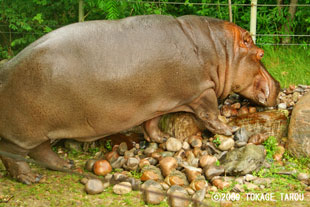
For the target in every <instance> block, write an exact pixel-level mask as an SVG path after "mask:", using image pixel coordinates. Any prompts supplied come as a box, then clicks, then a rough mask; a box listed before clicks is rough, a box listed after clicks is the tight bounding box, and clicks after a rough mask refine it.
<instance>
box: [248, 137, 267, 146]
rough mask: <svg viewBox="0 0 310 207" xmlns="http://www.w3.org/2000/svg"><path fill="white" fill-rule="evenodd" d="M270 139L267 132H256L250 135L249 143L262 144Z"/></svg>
mask: <svg viewBox="0 0 310 207" xmlns="http://www.w3.org/2000/svg"><path fill="white" fill-rule="evenodd" d="M267 139H268V135H267V134H254V135H252V136H251V137H250V139H249V141H248V143H252V144H255V145H260V144H262V143H263V142H264V141H266V140H267Z"/></svg>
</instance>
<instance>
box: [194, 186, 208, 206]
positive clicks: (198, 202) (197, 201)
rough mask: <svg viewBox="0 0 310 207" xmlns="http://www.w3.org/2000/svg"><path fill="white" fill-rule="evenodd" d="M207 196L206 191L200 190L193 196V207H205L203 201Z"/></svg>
mask: <svg viewBox="0 0 310 207" xmlns="http://www.w3.org/2000/svg"><path fill="white" fill-rule="evenodd" d="M205 196H206V189H205V188H204V189H202V190H198V191H196V193H195V194H194V195H193V197H192V199H193V200H194V201H193V206H194V207H198V206H205V205H204V204H203V203H202V201H203V200H204V198H205Z"/></svg>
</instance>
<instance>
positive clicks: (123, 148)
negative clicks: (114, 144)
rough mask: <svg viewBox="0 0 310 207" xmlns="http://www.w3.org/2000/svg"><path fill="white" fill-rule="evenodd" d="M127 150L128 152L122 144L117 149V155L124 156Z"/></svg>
mask: <svg viewBox="0 0 310 207" xmlns="http://www.w3.org/2000/svg"><path fill="white" fill-rule="evenodd" d="M127 150H128V146H127V143H126V142H122V143H121V144H120V145H119V147H118V148H117V152H118V154H119V155H124V154H125V152H126V151H127Z"/></svg>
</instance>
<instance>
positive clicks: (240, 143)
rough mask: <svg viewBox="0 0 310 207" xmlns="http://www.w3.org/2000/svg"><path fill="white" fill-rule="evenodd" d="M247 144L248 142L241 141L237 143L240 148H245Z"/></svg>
mask: <svg viewBox="0 0 310 207" xmlns="http://www.w3.org/2000/svg"><path fill="white" fill-rule="evenodd" d="M246 144H247V142H241V141H237V142H235V145H236V147H238V148H240V147H244V146H245V145H246Z"/></svg>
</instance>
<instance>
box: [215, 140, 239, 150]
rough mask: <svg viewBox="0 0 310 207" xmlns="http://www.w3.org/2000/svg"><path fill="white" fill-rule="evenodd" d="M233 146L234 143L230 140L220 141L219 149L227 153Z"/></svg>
mask: <svg viewBox="0 0 310 207" xmlns="http://www.w3.org/2000/svg"><path fill="white" fill-rule="evenodd" d="M234 145H235V141H234V140H233V139H232V138H228V139H222V140H221V144H220V145H219V147H218V148H219V149H220V150H222V151H228V150H230V149H231V148H232V147H233V146H234Z"/></svg>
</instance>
